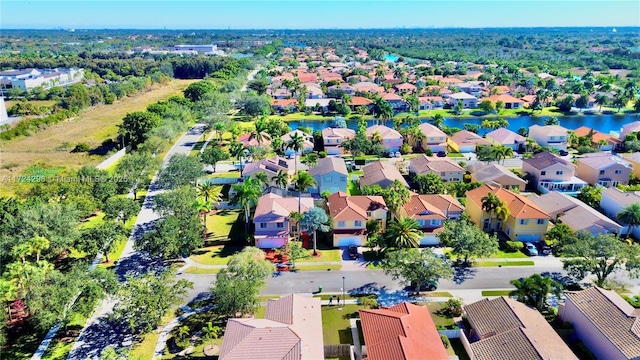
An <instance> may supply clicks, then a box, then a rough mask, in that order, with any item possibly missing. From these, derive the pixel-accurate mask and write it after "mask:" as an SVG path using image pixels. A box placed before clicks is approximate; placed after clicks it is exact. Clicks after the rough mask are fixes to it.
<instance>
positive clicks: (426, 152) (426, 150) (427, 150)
mask: <svg viewBox="0 0 640 360" xmlns="http://www.w3.org/2000/svg"><path fill="white" fill-rule="evenodd" d="M424 153H425V155H427V156H433V151H431V149H429V148H426V149H425V150H424Z"/></svg>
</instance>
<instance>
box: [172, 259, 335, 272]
mask: <svg viewBox="0 0 640 360" xmlns="http://www.w3.org/2000/svg"><path fill="white" fill-rule="evenodd" d="M182 261H184V263H185V264H184V265H182V266H181V267H180V268H179V269H178V270H177V271H178V272H182V271H184V270H186V269H188V268H190V267H192V266H193V267H197V268H200V269H224V268H226V267H227V265H207V264H200V263H199V262H195V261H193V260H191V258H188V257H187V258H184V257H183V258H182ZM341 264H342V263H341V262H340V261H324V262H322V261H320V262H296V267H297V268H298V267H301V268H303V267H305V266H313V265H341Z"/></svg>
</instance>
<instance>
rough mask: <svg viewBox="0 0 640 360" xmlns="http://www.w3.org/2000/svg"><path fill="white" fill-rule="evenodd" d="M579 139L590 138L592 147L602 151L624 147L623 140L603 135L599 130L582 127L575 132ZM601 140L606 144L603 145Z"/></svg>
mask: <svg viewBox="0 0 640 360" xmlns="http://www.w3.org/2000/svg"><path fill="white" fill-rule="evenodd" d="M573 133H574V134H575V136H577V137H585V136H586V137H590V138H591V146H593V147H595V148H598V149H600V151H608V150H613V149H615V148H616V147H618V146H620V145H622V140H620V139H617V138H615V137H613V136H611V135H608V134H604V133H601V132H599V131H597V130H593V129H592V128H590V127H586V126H581V127H579V128H577V129H575V130H574V131H573ZM600 140H604V142H605V144H604V145H601V144H600Z"/></svg>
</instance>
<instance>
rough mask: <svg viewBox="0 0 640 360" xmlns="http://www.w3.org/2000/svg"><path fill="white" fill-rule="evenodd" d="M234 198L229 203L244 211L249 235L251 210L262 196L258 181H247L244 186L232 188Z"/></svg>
mask: <svg viewBox="0 0 640 360" xmlns="http://www.w3.org/2000/svg"><path fill="white" fill-rule="evenodd" d="M232 188H233V192H234V194H233V196H231V199H230V201H229V204H230V205H236V204H237V205H240V207H242V209H243V211H244V224H245V233H246V234H248V233H249V217H250V215H251V209H252V208H253V207H255V206H256V205H257V204H258V198H259V197H260V195H261V194H262V191H261V189H260V184H259V183H258V181H257V180H256V179H251V178H250V179H247V180H245V181H243V182H242V184H235V185H233V186H232Z"/></svg>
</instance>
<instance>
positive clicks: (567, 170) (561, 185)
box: [522, 151, 587, 195]
mask: <svg viewBox="0 0 640 360" xmlns="http://www.w3.org/2000/svg"><path fill="white" fill-rule="evenodd" d="M522 171H523V172H525V173H528V174H529V175H530V176H531V177H532V181H533V183H534V184H535V188H536V189H538V191H540V192H541V193H543V194H546V193H548V192H549V191H560V192H564V193H567V194H569V195H577V194H578V192H580V189H582V188H583V187H584V186H586V185H587V183H586V182H585V181H584V180H582V179H579V178H577V177H576V176H574V175H575V165H574V164H573V163H571V162H569V161H567V160H565V159H563V158H561V157H559V156H556V155H554V154H552V153H550V152H548V151H543V152H541V153H537V154H534V155H533V156H532V157H531V158H530V159H524V160H522Z"/></svg>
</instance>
